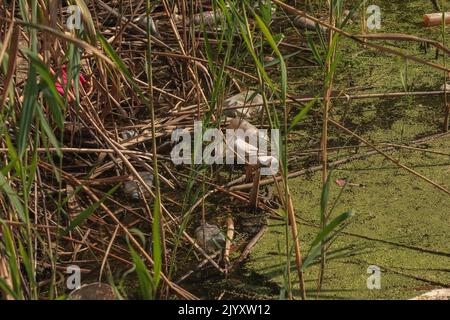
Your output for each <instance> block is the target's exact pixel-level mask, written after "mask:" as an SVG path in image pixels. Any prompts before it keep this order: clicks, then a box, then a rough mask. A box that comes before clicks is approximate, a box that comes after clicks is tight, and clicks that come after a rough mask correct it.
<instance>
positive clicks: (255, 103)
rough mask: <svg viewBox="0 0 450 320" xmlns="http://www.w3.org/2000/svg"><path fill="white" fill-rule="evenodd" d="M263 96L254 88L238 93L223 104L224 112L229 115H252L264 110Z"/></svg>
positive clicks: (242, 116) (243, 116)
mask: <svg viewBox="0 0 450 320" xmlns="http://www.w3.org/2000/svg"><path fill="white" fill-rule="evenodd" d="M263 103H264V100H263V97H262V95H260V94H259V93H257V92H256V91H253V90H248V91H244V92H241V93H239V94H236V95H234V96H232V97H230V98H228V99H227V100H225V102H224V104H223V108H224V114H225V115H226V116H228V117H241V118H245V117H252V116H254V115H257V114H259V113H261V112H262V110H263Z"/></svg>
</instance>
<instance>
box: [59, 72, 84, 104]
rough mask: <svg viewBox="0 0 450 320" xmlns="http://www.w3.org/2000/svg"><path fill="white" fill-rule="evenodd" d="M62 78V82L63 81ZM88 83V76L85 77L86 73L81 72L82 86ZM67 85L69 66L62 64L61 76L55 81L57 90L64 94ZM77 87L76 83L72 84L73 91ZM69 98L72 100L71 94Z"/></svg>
mask: <svg viewBox="0 0 450 320" xmlns="http://www.w3.org/2000/svg"><path fill="white" fill-rule="evenodd" d="M61 80H62V83H61ZM85 83H86V78H85V77H84V75H83V74H82V73H81V72H80V76H79V84H80V86H83V85H84V84H85ZM66 86H67V67H66V66H62V67H61V77H60V78H58V79H57V80H56V82H55V87H56V90H57V91H58V92H59V94H60V95H61V96H64V95H65V93H66V91H65V90H64V89H65V87H66ZM74 89H75V86H74V84H72V91H73V90H74ZM68 100H69V101H70V100H71V98H70V96H68Z"/></svg>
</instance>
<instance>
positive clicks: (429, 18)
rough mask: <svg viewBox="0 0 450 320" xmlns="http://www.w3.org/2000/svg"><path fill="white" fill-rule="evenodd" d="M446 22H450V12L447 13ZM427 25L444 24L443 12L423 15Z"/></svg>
mask: <svg viewBox="0 0 450 320" xmlns="http://www.w3.org/2000/svg"><path fill="white" fill-rule="evenodd" d="M444 20H445V24H450V12H446V13H445V19H444ZM423 22H424V23H425V26H426V27H431V26H438V25H440V24H442V13H429V14H425V15H424V16H423Z"/></svg>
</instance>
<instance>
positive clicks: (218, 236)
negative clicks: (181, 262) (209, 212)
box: [195, 223, 225, 253]
mask: <svg viewBox="0 0 450 320" xmlns="http://www.w3.org/2000/svg"><path fill="white" fill-rule="evenodd" d="M195 239H197V242H198V243H199V245H200V246H201V247H202V248H203V249H204V250H205V251H206V252H208V253H212V252H214V251H216V250H220V249H222V248H223V246H224V245H225V236H224V235H223V234H222V233H221V232H220V229H219V227H218V226H216V225H214V224H209V223H205V224H204V225H201V226H199V227H197V229H195Z"/></svg>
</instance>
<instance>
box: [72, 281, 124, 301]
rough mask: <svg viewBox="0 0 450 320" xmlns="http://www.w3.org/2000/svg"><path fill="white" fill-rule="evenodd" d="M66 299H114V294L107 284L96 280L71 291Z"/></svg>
mask: <svg viewBox="0 0 450 320" xmlns="http://www.w3.org/2000/svg"><path fill="white" fill-rule="evenodd" d="M68 300H116V295H115V294H114V289H113V287H111V286H110V285H109V284H106V283H100V282H96V283H91V284H87V285H84V286H82V287H81V288H79V289H76V290H74V291H72V292H71V293H70V294H69V296H68Z"/></svg>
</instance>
